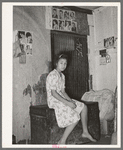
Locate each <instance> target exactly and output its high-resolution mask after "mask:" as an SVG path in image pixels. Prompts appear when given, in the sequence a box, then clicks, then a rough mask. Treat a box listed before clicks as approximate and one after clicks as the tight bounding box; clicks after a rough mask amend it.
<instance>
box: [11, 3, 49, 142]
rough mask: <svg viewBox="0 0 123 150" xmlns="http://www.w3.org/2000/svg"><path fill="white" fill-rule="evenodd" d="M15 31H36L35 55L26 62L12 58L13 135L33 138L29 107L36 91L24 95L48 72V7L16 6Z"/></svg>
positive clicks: (19, 137) (14, 16)
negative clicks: (26, 89) (46, 13)
mask: <svg viewBox="0 0 123 150" xmlns="http://www.w3.org/2000/svg"><path fill="white" fill-rule="evenodd" d="M13 30H22V31H23V30H24V31H31V32H33V52H32V56H27V57H26V64H20V63H19V58H13V134H14V135H15V136H16V142H18V141H19V140H23V139H29V138H30V116H29V106H30V102H31V101H32V102H33V104H35V94H34V92H32V98H30V96H29V94H28V95H27V96H23V90H24V89H25V88H26V87H27V85H28V84H30V85H31V86H33V85H34V84H35V83H37V81H38V80H39V77H40V76H41V74H43V73H47V72H48V66H47V62H48V61H51V46H50V31H49V30H47V29H46V28H45V7H37V6H35V7H29V6H27V7H25V6H24V7H23V6H22V7H21V6H19V7H14V8H13Z"/></svg>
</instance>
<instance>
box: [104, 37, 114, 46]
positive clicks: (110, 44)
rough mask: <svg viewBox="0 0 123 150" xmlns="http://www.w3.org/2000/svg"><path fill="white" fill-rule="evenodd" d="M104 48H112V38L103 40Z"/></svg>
mask: <svg viewBox="0 0 123 150" xmlns="http://www.w3.org/2000/svg"><path fill="white" fill-rule="evenodd" d="M104 47H105V48H112V47H114V36H112V37H109V38H106V39H104Z"/></svg>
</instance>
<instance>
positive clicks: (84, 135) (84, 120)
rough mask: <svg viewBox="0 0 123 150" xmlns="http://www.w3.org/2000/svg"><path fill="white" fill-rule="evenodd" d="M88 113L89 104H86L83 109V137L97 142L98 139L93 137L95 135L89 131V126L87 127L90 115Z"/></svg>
mask: <svg viewBox="0 0 123 150" xmlns="http://www.w3.org/2000/svg"><path fill="white" fill-rule="evenodd" d="M87 113H88V110H87V106H86V105H84V108H83V110H82V111H81V122H82V127H83V133H82V137H85V138H88V139H90V140H91V141H93V142H96V140H95V139H93V137H92V136H91V135H90V134H89V132H88V128H87V121H88V120H87V119H88V115H87Z"/></svg>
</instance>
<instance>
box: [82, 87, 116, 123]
mask: <svg viewBox="0 0 123 150" xmlns="http://www.w3.org/2000/svg"><path fill="white" fill-rule="evenodd" d="M81 100H84V101H93V102H98V103H99V110H100V114H99V116H100V120H103V119H104V117H105V116H106V115H107V114H110V113H111V115H108V116H110V117H109V118H107V119H110V118H112V117H111V116H114V92H112V91H111V90H109V89H103V90H99V91H93V90H91V91H89V92H86V93H85V94H84V95H83V96H82V98H81Z"/></svg>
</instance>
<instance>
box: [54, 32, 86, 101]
mask: <svg viewBox="0 0 123 150" xmlns="http://www.w3.org/2000/svg"><path fill="white" fill-rule="evenodd" d="M51 51H52V64H53V63H54V57H55V55H57V54H59V53H61V52H65V53H67V55H68V56H69V62H68V66H67V69H66V70H65V71H64V72H63V73H64V74H65V79H66V92H67V93H68V95H69V96H70V97H71V98H74V99H77V100H80V99H81V97H82V95H83V94H84V93H85V92H86V91H88V90H89V83H88V79H89V73H88V56H87V54H88V52H87V36H82V35H79V34H73V33H69V32H68V33H66V32H60V31H51Z"/></svg>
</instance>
